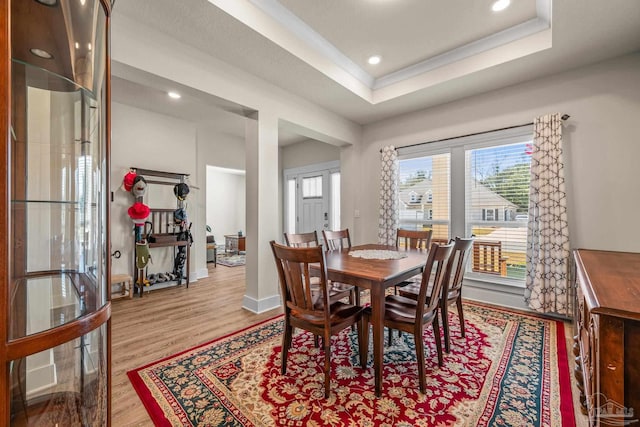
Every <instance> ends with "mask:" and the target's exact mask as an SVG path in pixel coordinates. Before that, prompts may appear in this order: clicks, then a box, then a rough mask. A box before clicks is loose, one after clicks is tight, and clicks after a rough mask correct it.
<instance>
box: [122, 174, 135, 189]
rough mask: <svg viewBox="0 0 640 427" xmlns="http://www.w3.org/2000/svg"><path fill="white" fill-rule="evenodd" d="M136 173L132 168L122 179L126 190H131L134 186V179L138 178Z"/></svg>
mask: <svg viewBox="0 0 640 427" xmlns="http://www.w3.org/2000/svg"><path fill="white" fill-rule="evenodd" d="M136 176H137V175H136V173H135V172H134V171H132V170H130V171H129V172H127V174H126V175H125V176H124V178H123V179H122V188H123V189H124V191H131V187H133V180H134V179H135V178H136Z"/></svg>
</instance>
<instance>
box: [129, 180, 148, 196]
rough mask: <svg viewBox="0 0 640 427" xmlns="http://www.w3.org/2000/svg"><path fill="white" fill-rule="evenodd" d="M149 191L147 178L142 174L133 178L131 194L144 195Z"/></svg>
mask: <svg viewBox="0 0 640 427" xmlns="http://www.w3.org/2000/svg"><path fill="white" fill-rule="evenodd" d="M146 192H147V180H146V179H144V177H143V176H142V175H138V176H136V177H135V178H134V179H133V185H132V186H131V194H133V195H134V196H135V197H142V196H144V193H146Z"/></svg>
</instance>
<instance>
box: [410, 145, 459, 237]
mask: <svg viewBox="0 0 640 427" xmlns="http://www.w3.org/2000/svg"><path fill="white" fill-rule="evenodd" d="M449 159H450V155H449V153H444V154H434V155H430V156H424V157H417V158H412V159H406V160H401V161H400V188H399V192H398V197H399V198H400V200H399V201H398V205H399V212H400V228H406V229H410V230H433V237H434V238H436V239H443V240H447V239H448V238H449V222H450V218H449V206H450V202H451V201H450V197H449V179H450V178H449V177H450V160H449Z"/></svg>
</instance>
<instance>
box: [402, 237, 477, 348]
mask: <svg viewBox="0 0 640 427" xmlns="http://www.w3.org/2000/svg"><path fill="white" fill-rule="evenodd" d="M473 240H474V239H473V237H470V238H460V237H456V239H455V241H453V250H452V253H451V256H450V257H449V262H448V264H447V271H446V276H445V278H444V283H443V284H442V292H441V293H442V296H441V298H440V316H441V318H442V329H443V330H444V349H445V351H446V352H447V353H449V351H451V339H450V327H449V306H450V305H451V304H453V303H455V304H456V307H457V309H458V319H459V320H460V335H461V336H462V338H464V311H463V310H462V280H463V279H464V273H465V271H466V270H467V264H468V262H469V254H470V253H471V248H472V246H473ZM419 294H420V286H417V285H409V286H406V287H404V288H402V289H401V290H400V296H402V297H405V298H411V299H414V300H416V299H417V298H418V295H419ZM432 295H433V293H432V290H431V289H429V290H427V300H429V299H430V298H431V297H432Z"/></svg>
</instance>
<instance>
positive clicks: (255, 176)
mask: <svg viewBox="0 0 640 427" xmlns="http://www.w3.org/2000/svg"><path fill="white" fill-rule="evenodd" d="M245 139H246V153H247V154H246V156H247V157H246V167H247V169H246V171H247V174H246V185H247V189H246V197H247V199H246V200H247V203H246V206H247V216H246V220H247V233H246V249H247V264H246V280H247V288H246V293H245V296H244V301H243V307H244V308H246V309H247V310H250V311H253V312H255V313H261V312H264V311H267V310H270V309H272V308H275V307H278V306H279V305H280V295H279V287H278V273H277V271H276V266H275V262H274V260H273V254H272V252H271V247H270V246H269V242H270V241H271V240H276V241H279V240H280V239H278V237H279V236H280V235H281V234H282V225H281V223H280V218H281V215H280V214H279V212H280V203H279V200H280V197H279V193H280V188H279V180H278V171H279V168H278V118H277V117H276V115H275V114H272V113H269V112H262V111H261V112H259V113H256V114H255V115H254V117H252V118H248V119H247V120H246V128H245Z"/></svg>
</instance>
